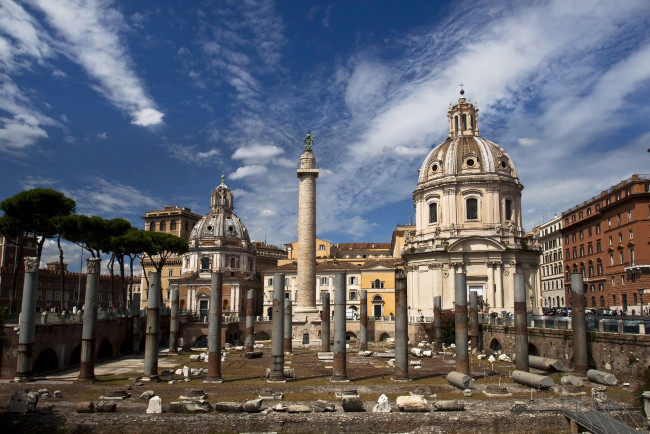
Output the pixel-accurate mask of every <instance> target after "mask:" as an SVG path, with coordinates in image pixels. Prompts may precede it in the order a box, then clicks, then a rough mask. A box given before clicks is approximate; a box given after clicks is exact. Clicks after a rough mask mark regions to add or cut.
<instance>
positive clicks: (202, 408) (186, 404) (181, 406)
mask: <svg viewBox="0 0 650 434" xmlns="http://www.w3.org/2000/svg"><path fill="white" fill-rule="evenodd" d="M169 411H170V412H172V413H191V414H193V413H208V412H211V411H212V406H211V405H210V403H209V402H208V401H205V400H193V401H174V402H171V403H169Z"/></svg>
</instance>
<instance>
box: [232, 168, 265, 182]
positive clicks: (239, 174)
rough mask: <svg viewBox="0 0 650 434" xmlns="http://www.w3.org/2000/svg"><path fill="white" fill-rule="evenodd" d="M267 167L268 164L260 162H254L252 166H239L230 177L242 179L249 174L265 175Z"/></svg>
mask: <svg viewBox="0 0 650 434" xmlns="http://www.w3.org/2000/svg"><path fill="white" fill-rule="evenodd" d="M266 171H267V168H266V166H262V165H260V164H253V165H250V166H242V167H238V168H237V170H235V172H234V173H231V174H230V175H229V178H230V179H242V178H246V177H249V176H256V175H263V174H264V173H266Z"/></svg>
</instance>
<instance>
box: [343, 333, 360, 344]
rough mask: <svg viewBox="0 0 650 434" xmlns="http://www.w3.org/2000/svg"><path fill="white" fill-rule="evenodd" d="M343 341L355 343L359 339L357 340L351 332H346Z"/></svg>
mask: <svg viewBox="0 0 650 434" xmlns="http://www.w3.org/2000/svg"><path fill="white" fill-rule="evenodd" d="M345 340H346V341H352V342H356V341H358V340H359V339H358V338H357V335H356V334H354V333H353V332H346V333H345Z"/></svg>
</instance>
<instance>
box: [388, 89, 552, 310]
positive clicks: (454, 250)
mask: <svg viewBox="0 0 650 434" xmlns="http://www.w3.org/2000/svg"><path fill="white" fill-rule="evenodd" d="M463 94H464V92H463V91H461V97H460V99H459V100H458V103H457V104H456V105H454V106H453V107H450V109H449V112H448V120H449V137H448V138H447V139H446V140H445V141H444V142H443V143H442V144H440V145H438V146H436V147H435V148H434V149H433V150H431V152H429V154H428V155H427V156H426V158H425V159H424V161H423V163H422V166H421V167H420V169H419V171H418V184H417V187H416V188H415V191H414V192H413V204H414V206H415V218H416V221H415V231H414V232H407V233H405V245H404V248H403V249H402V252H401V253H402V257H403V258H404V260H405V268H406V273H407V280H408V288H409V292H408V297H409V298H408V304H409V306H411V307H412V309H413V308H414V309H417V310H419V311H421V312H422V313H423V314H424V315H425V316H432V315H433V298H434V297H435V296H441V297H442V309H452V308H453V306H454V303H455V301H454V297H455V294H454V275H455V274H456V273H466V275H467V279H466V280H467V290H468V291H477V292H478V294H479V296H480V297H481V298H482V300H483V302H485V303H487V304H488V305H489V309H490V310H491V311H496V312H503V311H509V312H512V311H513V307H514V299H513V293H514V280H513V279H514V274H515V273H522V274H524V275H525V281H526V292H527V298H529V299H530V301H531V302H532V304H533V306H534V307H536V308H538V307H539V300H540V294H539V280H538V264H539V250H538V248H537V246H536V245H535V244H534V241H533V239H532V237H528V236H527V235H526V234H525V233H524V231H523V229H522V220H521V219H522V213H521V191H522V190H523V185H522V184H521V183H520V182H519V178H518V177H517V172H516V170H515V167H514V163H513V162H512V160H511V159H510V157H509V156H508V154H507V153H506V152H505V150H504V149H503V148H501V147H500V146H499V145H497V144H495V143H493V142H490V141H489V140H486V139H483V138H482V137H480V136H479V135H478V131H479V130H478V108H476V106H475V105H473V104H472V103H470V102H468V101H467V99H466V98H465V97H464V95H463ZM468 298H469V296H468Z"/></svg>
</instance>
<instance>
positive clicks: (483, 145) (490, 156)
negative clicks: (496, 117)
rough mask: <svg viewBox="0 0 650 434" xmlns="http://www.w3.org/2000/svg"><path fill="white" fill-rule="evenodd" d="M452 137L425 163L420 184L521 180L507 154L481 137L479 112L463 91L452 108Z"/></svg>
mask: <svg viewBox="0 0 650 434" xmlns="http://www.w3.org/2000/svg"><path fill="white" fill-rule="evenodd" d="M447 117H448V118H449V137H447V140H445V141H444V142H443V143H441V144H440V145H438V146H436V147H435V148H434V149H433V150H431V152H429V154H428V155H427V157H426V158H425V159H424V161H423V162H422V166H421V167H420V170H419V174H418V183H423V182H424V183H426V182H427V181H431V180H436V179H441V178H445V177H447V176H462V175H469V176H472V177H474V176H476V175H487V174H493V175H495V176H496V177H506V178H513V179H516V178H517V171H516V170H515V166H514V164H513V163H512V160H511V159H510V157H509V156H508V154H507V153H506V151H505V150H504V149H503V148H502V147H500V146H499V145H497V144H496V143H494V142H491V141H489V140H486V139H484V138H482V137H480V136H479V131H478V108H477V107H476V106H475V105H473V104H471V103H469V102H467V100H466V99H465V98H464V96H463V94H462V91H461V98H460V99H459V100H458V104H456V105H455V106H453V107H450V108H449V112H448V115H447Z"/></svg>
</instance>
